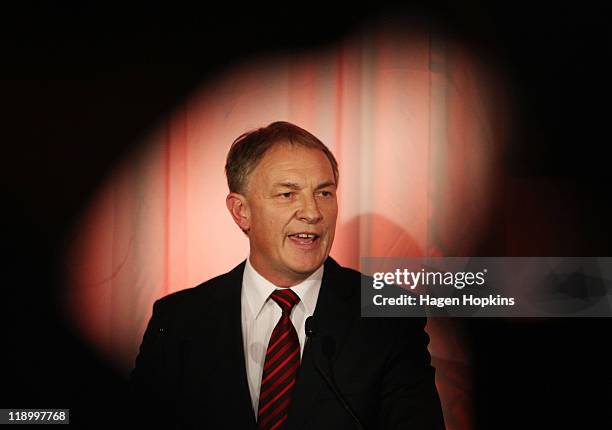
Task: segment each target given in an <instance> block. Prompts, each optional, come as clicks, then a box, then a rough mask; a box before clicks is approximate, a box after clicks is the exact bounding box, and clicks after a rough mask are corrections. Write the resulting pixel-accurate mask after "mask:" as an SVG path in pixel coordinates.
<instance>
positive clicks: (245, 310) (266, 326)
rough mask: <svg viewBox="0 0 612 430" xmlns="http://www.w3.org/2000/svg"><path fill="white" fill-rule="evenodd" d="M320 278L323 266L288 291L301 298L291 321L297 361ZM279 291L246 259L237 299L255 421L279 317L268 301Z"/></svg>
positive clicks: (319, 284) (277, 309)
mask: <svg viewBox="0 0 612 430" xmlns="http://www.w3.org/2000/svg"><path fill="white" fill-rule="evenodd" d="M322 278H323V265H321V267H319V268H318V269H317V270H316V271H315V272H314V273H313V274H312V275H310V276H309V277H308V279H306V280H305V281H303V282H301V283H300V284H298V285H295V286H293V287H291V290H292V291H293V292H294V293H296V294H297V295H298V297H299V298H300V301H299V302H298V303H297V304H296V305H295V306H294V307H293V310H292V311H291V321H292V322H293V326H294V327H295V330H296V331H297V335H298V339H299V341H300V357H301V356H302V353H303V352H304V343H305V342H306V332H305V327H304V325H305V323H306V318H308V317H309V316H311V315H312V314H313V313H314V310H315V307H316V306H317V299H318V297H319V290H320V289H321V279H322ZM278 289H280V288H278V287H276V286H275V285H274V284H272V283H271V282H270V281H268V280H267V279H265V278H264V277H263V276H261V275H260V274H259V273H257V271H256V270H255V269H254V268H253V266H252V265H251V261H250V260H249V259H247V262H246V266H245V268H244V274H243V276H242V292H241V297H240V299H241V309H242V340H243V342H244V355H245V357H244V359H245V364H246V373H247V379H248V381H249V391H250V392H251V402H252V403H253V411H254V412H255V417H257V407H258V404H259V388H260V385H261V375H262V373H263V367H264V361H265V360H266V349H267V348H268V342H269V340H270V336H272V331H273V330H274V327H275V326H276V324H277V323H278V321H279V320H280V317H281V315H282V311H281V308H280V306H279V305H278V304H276V302H275V301H274V300H272V299H270V294H272V293H273V292H274V290H278Z"/></svg>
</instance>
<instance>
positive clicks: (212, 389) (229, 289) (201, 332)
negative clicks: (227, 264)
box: [194, 262, 256, 428]
mask: <svg viewBox="0 0 612 430" xmlns="http://www.w3.org/2000/svg"><path fill="white" fill-rule="evenodd" d="M244 266H245V263H244V262H243V263H241V264H240V265H238V266H237V267H235V268H234V269H233V270H232V271H230V272H229V273H227V274H226V275H224V276H222V277H220V278H219V283H220V285H218V288H217V287H215V288H216V291H215V293H216V297H215V299H214V300H213V301H212V303H214V306H212V307H208V312H206V313H205V314H203V315H202V320H201V324H202V326H200V328H199V329H198V330H197V331H196V333H195V340H194V341H195V342H196V343H197V345H198V350H199V351H198V353H197V354H196V357H200V358H199V359H201V360H208V362H210V363H211V364H210V366H201V364H200V366H198V367H196V369H201V371H202V372H205V373H206V375H203V376H204V377H203V378H202V379H201V380H204V381H210V386H207V387H203V388H204V389H205V390H206V391H207V392H208V396H209V397H214V398H215V401H214V402H213V403H217V401H221V402H222V403H221V404H223V405H227V407H228V408H230V410H231V414H229V416H228V421H227V424H232V426H237V427H236V428H238V427H239V428H255V425H256V423H255V416H254V413H253V408H252V403H251V395H250V392H249V387H248V381H247V375H246V367H245V361H244V344H243V340H242V322H241V321H242V319H241V304H240V302H241V300H240V296H241V290H242V275H243V272H244ZM211 360H213V361H211ZM204 367H207V368H204Z"/></svg>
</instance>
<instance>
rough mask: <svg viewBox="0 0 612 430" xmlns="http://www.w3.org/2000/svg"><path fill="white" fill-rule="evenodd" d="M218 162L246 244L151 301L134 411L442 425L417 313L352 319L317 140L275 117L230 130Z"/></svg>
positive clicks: (169, 419) (215, 418) (205, 421)
mask: <svg viewBox="0 0 612 430" xmlns="http://www.w3.org/2000/svg"><path fill="white" fill-rule="evenodd" d="M225 167H226V174H227V180H228V184H229V190H230V193H229V195H228V196H227V199H226V203H227V208H228V209H229V212H230V214H231V216H232V218H233V219H234V221H235V222H236V224H237V225H238V227H239V228H240V229H242V231H243V232H244V233H245V234H246V235H247V237H248V239H249V244H250V254H249V257H248V259H247V260H246V261H245V262H243V263H241V264H240V265H238V266H237V267H236V268H234V269H233V270H231V271H230V272H228V273H226V274H224V275H221V276H219V277H216V278H214V279H211V280H209V281H207V282H205V283H203V284H202V285H200V286H198V287H195V288H192V289H188V290H183V291H179V292H177V293H174V294H171V295H169V296H167V297H164V298H162V299H160V300H158V301H157V302H156V303H155V304H154V307H153V316H152V318H151V321H150V322H149V325H148V327H147V330H146V332H145V335H144V339H143V342H142V345H141V348H140V353H139V355H138V358H137V359H136V367H135V368H134V370H133V372H132V374H131V381H132V385H133V387H134V389H135V390H136V392H135V395H137V396H138V397H139V398H140V399H142V404H143V405H144V406H145V409H143V411H144V412H141V413H142V414H143V415H142V417H143V418H146V417H148V418H151V417H152V416H153V417H155V418H154V422H155V423H161V424H163V425H169V426H173V427H178V428H195V427H199V428H215V429H216V428H229V429H256V428H258V429H272V430H280V429H298V428H299V429H345V428H346V429H354V428H365V429H378V428H381V429H383V428H384V429H387V428H406V429H413V430H414V429H438V428H443V427H444V423H443V419H442V413H441V408H440V401H439V398H438V394H437V391H436V388H435V384H434V370H433V368H432V367H431V366H430V356H429V354H428V352H427V343H428V337H427V335H426V334H425V332H424V330H423V328H424V324H425V320H424V319H419V318H397V319H393V318H388V319H387V318H361V317H360V309H361V308H360V281H361V275H360V274H359V273H358V272H356V271H354V270H351V269H347V268H343V267H341V266H339V265H338V264H337V263H336V262H335V261H334V260H333V259H332V258H331V257H329V252H330V249H331V247H332V243H333V240H334V233H335V227H336V218H337V214H338V205H337V198H336V192H337V186H338V177H339V175H338V166H337V163H336V160H335V158H334V156H333V155H332V153H331V152H330V151H329V149H328V148H327V147H326V146H325V145H324V144H323V143H322V142H321V141H320V140H319V139H317V138H316V137H315V136H313V135H312V134H310V133H308V132H307V131H306V130H303V129H301V128H299V127H297V126H295V125H293V124H290V123H286V122H275V123H272V124H270V125H269V126H267V127H265V128H261V129H258V130H255V131H252V132H249V133H245V134H243V135H242V136H240V137H239V138H238V139H236V141H235V142H234V143H233V145H232V147H231V149H230V151H229V153H228V157H227V164H226V166H225ZM310 316H312V318H311V319H310V320H309V322H308V323H307V322H306V320H307V318H308V317H310ZM307 330H308V332H309V333H306V331H307ZM307 334H308V336H307ZM147 408H148V409H147Z"/></svg>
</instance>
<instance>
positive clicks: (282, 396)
mask: <svg viewBox="0 0 612 430" xmlns="http://www.w3.org/2000/svg"><path fill="white" fill-rule="evenodd" d="M270 297H271V298H272V299H273V300H274V301H275V302H276V303H277V304H278V305H279V306H280V307H281V309H282V311H283V314H282V316H281V318H280V320H279V321H278V323H277V324H276V327H274V331H272V336H271V337H270V342H269V343H268V349H267V350H266V361H265V363H264V370H263V374H262V377H261V388H260V391H259V408H258V410H257V427H258V429H259V430H264V429H265V430H281V429H282V428H283V427H284V426H285V421H286V420H287V414H288V413H289V405H290V404H291V392H292V391H293V387H294V385H295V383H296V379H297V374H298V370H299V368H300V341H299V339H298V335H297V332H296V331H295V327H293V323H292V322H291V318H290V316H291V309H293V307H294V306H295V305H296V304H297V302H299V301H300V298H299V297H298V296H297V294H295V293H294V292H293V291H291V290H290V289H289V288H285V289H283V290H276V291H274V292H273V293H272V294H271V295H270Z"/></svg>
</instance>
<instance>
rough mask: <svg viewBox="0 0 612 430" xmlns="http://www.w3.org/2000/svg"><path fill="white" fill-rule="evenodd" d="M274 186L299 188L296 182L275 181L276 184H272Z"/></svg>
mask: <svg viewBox="0 0 612 430" xmlns="http://www.w3.org/2000/svg"><path fill="white" fill-rule="evenodd" d="M274 186H275V187H285V188H290V189H292V190H299V189H301V187H300V186H299V185H298V184H296V183H295V182H277V183H276V184H274Z"/></svg>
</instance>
